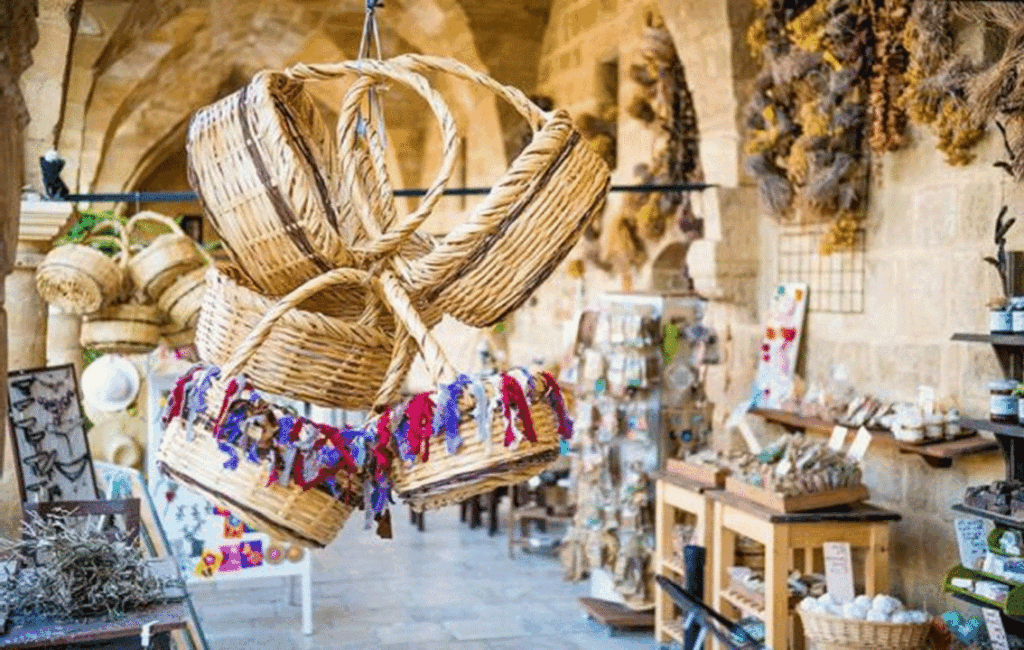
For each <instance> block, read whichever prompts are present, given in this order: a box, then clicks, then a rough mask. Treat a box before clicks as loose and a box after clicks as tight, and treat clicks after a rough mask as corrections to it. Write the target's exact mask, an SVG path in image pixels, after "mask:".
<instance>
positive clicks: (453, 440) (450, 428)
mask: <svg viewBox="0 0 1024 650" xmlns="http://www.w3.org/2000/svg"><path fill="white" fill-rule="evenodd" d="M472 381H473V380H472V379H470V378H469V376H468V375H464V374H463V375H459V376H458V378H457V379H456V380H455V381H453V382H452V383H451V384H449V385H448V387H447V388H444V389H442V390H443V393H442V394H439V395H438V401H439V402H440V404H441V408H439V409H437V410H435V411H434V420H435V422H436V421H437V419H438V416H439V415H440V416H441V418H443V423H444V429H445V442H446V444H447V446H448V453H449V454H454V453H455V452H456V451H458V449H459V447H461V446H462V436H460V435H459V421H460V420H461V419H462V417H461V413H459V399H461V398H462V392H463V391H464V390H466V387H467V386H469V385H470V384H471V383H472Z"/></svg>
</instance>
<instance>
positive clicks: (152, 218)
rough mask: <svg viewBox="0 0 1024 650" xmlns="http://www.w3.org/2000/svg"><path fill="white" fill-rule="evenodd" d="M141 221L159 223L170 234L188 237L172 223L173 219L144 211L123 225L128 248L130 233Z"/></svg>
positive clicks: (175, 223)
mask: <svg viewBox="0 0 1024 650" xmlns="http://www.w3.org/2000/svg"><path fill="white" fill-rule="evenodd" d="M143 221H149V222H150V223H159V224H161V225H164V226H167V229H168V230H170V232H171V234H174V235H182V236H184V237H188V235H186V234H185V232H184V231H183V230H182V229H181V227H180V226H179V225H178V224H177V222H175V221H174V219H171V218H170V217H167V216H164V215H162V214H160V213H159V212H153V211H151V210H145V211H143V212H139V213H138V214H136V215H135V216H133V217H132V218H131V219H129V220H128V223H126V224H125V225H124V236H125V239H126V241H127V242H128V244H129V246H130V245H131V238H132V231H134V230H135V226H136V225H137V224H139V223H141V222H143Z"/></svg>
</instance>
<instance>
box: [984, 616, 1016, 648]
mask: <svg viewBox="0 0 1024 650" xmlns="http://www.w3.org/2000/svg"><path fill="white" fill-rule="evenodd" d="M981 612H982V614H984V616H985V627H987V628H988V639H989V641H990V642H991V643H992V650H1010V642H1009V641H1008V640H1007V639H1006V628H1004V627H1003V617H1002V616H1000V615H999V610H998V609H992V608H990V607H982V608H981Z"/></svg>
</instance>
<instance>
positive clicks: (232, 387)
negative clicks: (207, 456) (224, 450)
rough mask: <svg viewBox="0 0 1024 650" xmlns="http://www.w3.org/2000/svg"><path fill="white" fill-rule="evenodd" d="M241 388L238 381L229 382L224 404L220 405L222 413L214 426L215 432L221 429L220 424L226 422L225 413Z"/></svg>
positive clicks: (218, 415)
mask: <svg viewBox="0 0 1024 650" xmlns="http://www.w3.org/2000/svg"><path fill="white" fill-rule="evenodd" d="M240 388H241V386H239V384H238V380H237V379H232V380H231V381H229V382H228V387H227V390H225V391H224V403H223V404H221V405H220V412H219V413H218V414H217V421H216V422H215V423H214V426H213V430H214V431H216V430H217V429H219V428H220V423H221V422H222V421H223V420H224V413H225V412H226V411H227V410H228V405H229V404H231V399H232V398H233V397H234V396H235V393H237V392H238V391H239V389H240Z"/></svg>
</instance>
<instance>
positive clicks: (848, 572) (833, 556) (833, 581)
mask: <svg viewBox="0 0 1024 650" xmlns="http://www.w3.org/2000/svg"><path fill="white" fill-rule="evenodd" d="M822 554H823V555H824V556H825V587H826V588H827V589H828V593H829V594H830V595H831V596H832V598H833V599H835V600H837V601H839V602H840V603H849V602H851V601H853V597H854V592H853V560H852V559H851V557H850V544H849V543H848V542H825V543H824V544H822Z"/></svg>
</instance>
